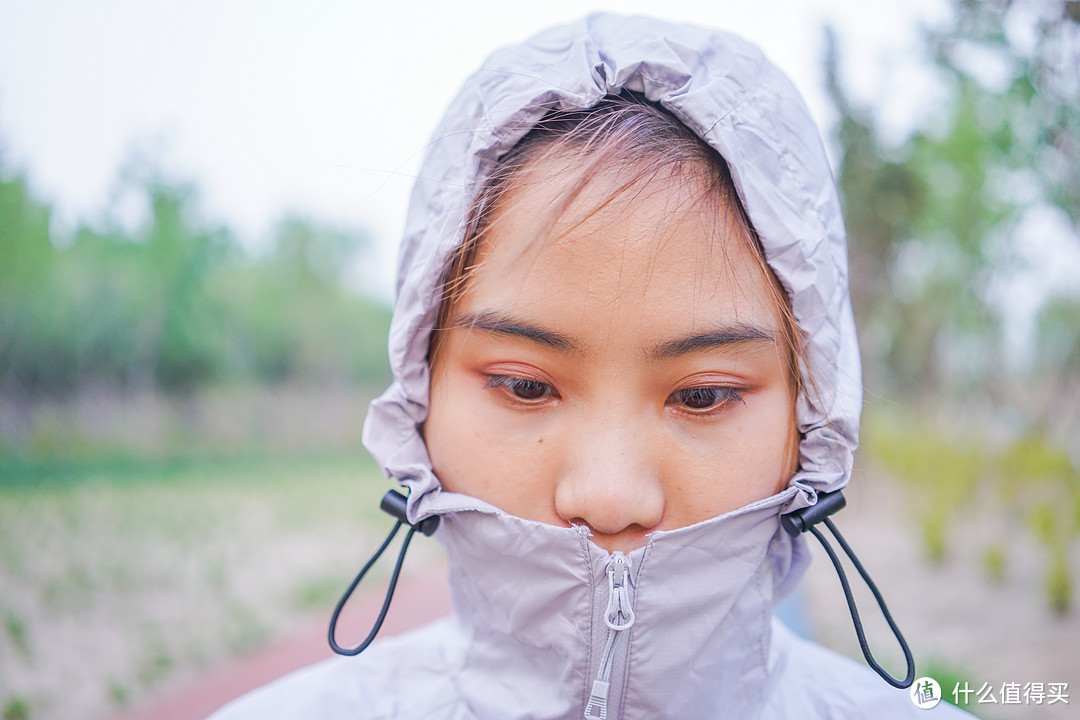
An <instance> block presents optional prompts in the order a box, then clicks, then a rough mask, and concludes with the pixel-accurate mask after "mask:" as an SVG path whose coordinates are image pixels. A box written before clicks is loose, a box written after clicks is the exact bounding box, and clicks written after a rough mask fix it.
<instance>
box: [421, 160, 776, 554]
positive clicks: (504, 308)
mask: <svg viewBox="0 0 1080 720" xmlns="http://www.w3.org/2000/svg"><path fill="white" fill-rule="evenodd" d="M540 169H541V170H544V171H545V172H540V173H539V175H541V178H540V181H538V182H530V183H529V184H528V186H527V187H524V188H520V187H519V188H517V189H514V190H511V191H510V192H509V193H508V194H507V195H506V196H504V198H503V201H502V203H501V206H500V208H499V210H498V211H497V212H496V215H495V218H494V221H493V222H492V224H491V227H490V229H489V233H488V235H487V236H486V238H485V240H484V241H483V244H482V246H481V248H480V260H481V264H480V266H479V268H478V270H477V272H476V274H475V276H474V277H473V279H472V282H471V284H470V285H469V288H468V290H467V291H466V292H465V294H464V295H463V296H462V297H461V299H460V301H458V302H457V303H455V305H454V306H453V308H452V312H451V315H450V322H449V323H448V326H449V329H447V330H444V331H442V332H443V333H444V335H443V336H442V337H441V338H440V344H439V347H438V352H437V357H436V360H435V363H434V367H433V368H432V380H431V407H430V414H429V417H428V420H427V422H426V423H425V426H424V436H425V439H426V441H427V445H428V450H429V453H430V456H431V461H432V464H433V466H434V468H435V472H436V474H437V475H438V477H439V478H440V480H441V481H442V484H443V486H444V487H445V488H446V489H447V490H452V491H455V492H461V493H466V494H468V495H472V496H475V497H478V498H480V499H482V500H485V501H487V502H489V503H491V504H492V505H495V506H496V507H499V508H501V509H503V510H505V511H506V512H509V513H512V514H514V515H518V516H520V517H523V518H527V519H530V520H537V521H541V522H546V523H551V524H554V525H562V526H568V525H586V526H588V527H589V529H590V530H591V531H592V535H593V540H594V541H595V542H596V543H597V544H598V545H600V546H601V547H603V548H605V549H606V550H608V551H609V552H610V551H615V550H624V551H627V550H631V549H633V548H635V547H638V546H641V545H643V544H644V543H645V539H646V535H647V534H648V533H650V532H652V531H654V530H671V529H675V528H679V527H683V526H686V525H691V524H693V523H696V522H699V521H702V520H706V519H708V518H711V517H714V516H716V515H719V514H722V513H724V512H727V511H729V510H733V509H736V508H738V507H741V506H743V505H745V504H747V503H749V502H752V501H755V500H759V499H761V498H764V497H767V496H769V495H771V494H773V493H775V492H776V491H778V489H780V488H782V487H783V486H785V485H786V483H787V480H788V479H789V478H790V476H791V474H792V473H793V472H794V470H795V450H796V448H797V436H796V431H795V424H794V409H793V401H792V393H791V389H790V387H791V386H790V384H789V378H788V375H787V372H788V371H787V368H786V362H785V360H784V358H785V357H787V348H785V347H783V346H782V342H783V340H782V337H783V335H782V333H781V332H780V328H781V320H780V313H779V311H778V308H777V307H776V302H775V300H774V295H773V294H772V293H771V291H770V285H769V281H768V280H767V279H766V277H765V276H764V274H763V272H762V270H761V269H760V265H759V264H758V262H757V261H756V259H755V257H754V255H753V251H752V250H751V249H750V247H748V245H747V243H746V242H745V241H744V240H741V239H739V238H736V237H729V235H730V233H729V232H728V231H727V230H726V229H725V228H724V227H723V224H722V223H718V222H715V219H710V218H708V217H707V216H706V215H705V214H704V213H703V212H701V211H700V210H698V209H694V208H693V207H691V206H692V203H689V202H688V197H689V194H690V193H691V192H692V191H694V190H695V187H696V185H697V183H696V182H695V181H694V180H691V179H686V178H678V179H675V180H669V181H667V182H664V183H663V184H662V186H661V189H659V190H657V189H654V187H653V185H649V186H646V185H640V186H637V187H634V188H632V189H631V190H630V191H629V192H622V193H620V194H618V195H617V196H616V197H615V198H614V199H611V197H610V196H611V193H612V192H613V190H614V188H615V187H616V180H615V178H614V173H613V172H610V171H609V172H607V173H602V174H601V175H599V176H598V177H597V178H595V179H594V180H593V181H592V182H590V183H589V184H588V185H587V186H586V187H585V188H584V190H583V191H582V193H581V195H580V196H579V197H578V198H577V199H576V200H575V201H574V202H573V203H572V204H571V205H570V206H569V208H568V209H567V210H566V211H565V212H563V213H562V214H561V216H560V217H559V218H558V220H557V221H556V222H555V223H554V224H553V225H551V226H550V231H549V232H547V233H545V234H544V235H543V236H542V237H537V236H536V232H535V229H536V228H537V227H545V226H546V225H550V220H549V219H548V218H549V215H548V208H550V207H551V206H552V203H553V202H555V201H556V200H557V198H558V196H559V191H560V189H561V186H560V184H559V178H560V176H562V177H565V175H564V174H563V173H562V172H561V171H562V170H565V168H560V167H557V166H554V164H553V166H552V167H551V168H550V171H547V170H548V168H540ZM654 184H655V183H654Z"/></svg>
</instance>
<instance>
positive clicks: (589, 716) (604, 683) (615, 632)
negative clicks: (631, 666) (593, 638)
mask: <svg viewBox="0 0 1080 720" xmlns="http://www.w3.org/2000/svg"><path fill="white" fill-rule="evenodd" d="M607 576H608V605H607V610H605V611H604V623H605V624H606V625H607V626H608V636H607V644H606V645H604V654H603V656H602V657H601V659H600V667H599V668H598V669H597V671H596V679H595V680H593V684H592V692H591V693H590V694H589V702H588V704H587V705H585V720H607V703H608V693H609V691H610V688H611V666H612V663H613V661H614V659H615V640H616V639H618V637H619V634H620V633H622V632H623V631H625V630H629V629H630V628H632V627H633V626H634V609H633V608H632V607H630V589H629V587H630V560H629V558H627V557H626V556H625V555H623V554H622V552H619V551H616V552H615V553H613V554H612V556H611V560H610V562H608V566H607Z"/></svg>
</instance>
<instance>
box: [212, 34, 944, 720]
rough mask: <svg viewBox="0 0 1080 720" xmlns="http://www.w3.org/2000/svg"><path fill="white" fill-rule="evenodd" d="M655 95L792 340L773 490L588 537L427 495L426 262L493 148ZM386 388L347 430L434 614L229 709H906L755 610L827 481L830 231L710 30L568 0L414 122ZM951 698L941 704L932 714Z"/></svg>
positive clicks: (819, 151)
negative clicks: (752, 254) (569, 9)
mask: <svg viewBox="0 0 1080 720" xmlns="http://www.w3.org/2000/svg"><path fill="white" fill-rule="evenodd" d="M623 89H626V90H631V91H634V92H637V93H641V94H642V95H644V96H645V97H646V98H647V99H648V100H651V101H653V102H656V103H659V104H661V105H663V106H664V107H666V108H667V109H668V110H670V111H671V112H672V113H673V114H674V115H675V116H676V117H677V118H679V119H680V120H681V121H682V122H683V123H684V124H685V125H687V126H688V127H689V128H691V129H692V130H693V131H694V132H695V133H697V134H698V135H699V136H700V137H701V138H703V139H704V140H705V141H706V142H708V143H709V144H710V145H711V146H712V147H713V148H715V149H716V150H717V151H718V152H719V153H720V154H721V155H722V156H723V158H724V159H725V160H726V161H727V163H728V166H729V168H730V171H731V175H732V179H733V180H734V184H735V187H736V190H737V192H738V195H739V198H740V200H741V201H742V203H743V205H744V207H745V209H746V211H747V214H748V215H749V217H750V220H751V222H752V224H753V226H754V228H755V230H756V231H757V233H758V235H759V236H760V239H761V243H762V246H763V248H764V251H765V255H766V259H767V261H768V263H769V265H770V266H771V267H772V269H773V271H774V272H775V274H776V276H777V277H778V279H779V280H780V282H781V284H782V285H783V287H784V289H785V290H786V292H787V294H788V297H789V298H790V301H791V306H792V310H793V313H794V315H795V318H796V320H797V322H798V324H799V326H800V328H801V329H802V330H803V331H804V333H805V335H806V339H807V352H806V360H805V364H804V366H802V367H801V368H800V372H801V373H802V375H803V377H804V379H805V380H807V381H809V380H810V378H812V379H813V381H812V383H810V382H808V383H807V386H813V387H814V388H815V391H816V401H815V402H814V403H813V404H811V403H810V402H808V401H807V399H806V398H805V397H803V398H800V399H799V401H798V404H797V408H796V410H797V421H798V427H799V432H800V436H801V442H800V448H799V470H798V472H797V473H796V474H795V476H794V477H793V478H792V479H791V481H790V483H789V485H788V487H787V488H786V489H785V490H783V491H782V492H780V493H778V494H776V495H773V496H772V497H769V498H766V499H764V500H761V501H759V502H755V503H752V504H750V505H748V506H746V507H743V508H740V509H738V510H735V511H733V512H729V513H726V514H724V515H721V516H719V517H716V518H713V519H710V520H707V521H705V522H702V523H698V524H696V525H692V526H689V527H684V528H680V529H677V530H670V531H657V532H653V533H652V534H651V535H650V536H649V537H648V540H647V543H646V545H645V546H644V547H641V548H637V549H635V550H633V551H632V552H629V553H626V554H625V555H624V554H623V553H613V554H609V553H608V552H607V551H605V550H603V549H602V548H600V547H599V546H597V545H596V544H594V543H593V542H592V541H591V540H590V538H589V531H588V529H587V528H585V527H571V528H563V527H556V526H552V525H546V524H543V523H538V522H533V521H528V520H524V519H521V518H518V517H515V516H512V515H509V514H507V513H505V512H502V511H500V510H499V509H497V508H495V507H493V506H491V505H489V504H487V503H485V502H483V501H481V500H479V499H476V498H473V497H469V496H465V495H461V494H457V493H452V492H448V491H444V490H442V488H441V487H440V484H439V480H438V478H437V477H436V476H435V475H434V473H433V471H432V467H431V462H430V461H429V459H428V454H427V450H426V447H425V445H424V441H423V438H422V436H421V434H420V430H419V427H420V424H421V423H422V422H423V421H424V419H425V418H426V415H427V408H428V389H429V367H428V364H427V353H428V345H429V341H430V336H431V331H432V327H433V326H434V324H435V319H436V312H437V307H438V299H439V295H440V288H439V286H438V284H439V278H440V276H441V272H442V268H443V267H444V265H445V263H446V261H447V257H448V256H449V254H450V253H451V252H452V251H453V249H454V248H455V247H456V246H457V245H458V243H460V242H461V240H462V238H463V235H464V232H465V225H466V215H467V212H468V208H469V206H470V204H471V202H472V200H473V198H474V197H475V195H476V193H477V192H478V191H479V190H480V189H481V187H482V186H483V184H484V181H485V179H486V178H487V177H488V175H489V174H490V173H491V171H492V169H493V168H494V167H495V166H496V163H497V161H498V159H499V158H500V157H501V156H502V155H503V154H504V153H506V152H507V151H508V150H510V149H511V148H512V147H513V146H514V144H515V143H516V142H517V141H518V140H519V139H521V138H522V137H523V136H524V135H525V134H526V133H527V132H528V130H529V129H530V128H531V127H532V126H533V125H535V124H536V123H537V122H538V121H539V120H540V119H541V118H542V117H543V116H544V115H545V114H547V113H548V112H550V111H552V110H556V109H560V110H577V109H585V108H589V107H591V106H592V105H595V104H596V103H597V102H598V101H600V100H601V99H602V98H604V97H605V96H606V95H609V94H615V93H618V92H619V91H620V90H623ZM389 349H390V362H391V366H392V368H393V372H394V381H393V384H392V385H391V387H390V388H389V389H388V390H387V391H386V392H385V393H384V394H383V395H382V396H381V397H379V398H378V399H376V400H375V401H374V402H373V403H372V406H371V410H370V412H369V415H368V418H367V421H366V424H365V428H364V441H365V445H366V446H367V447H368V449H369V450H370V451H371V453H372V454H373V455H374V457H375V458H376V460H377V461H378V462H379V464H380V465H381V466H382V467H383V468H384V470H385V471H386V473H387V474H388V476H390V477H393V478H396V479H397V480H398V481H400V482H401V483H402V484H404V485H406V486H407V487H408V488H409V491H410V494H409V498H408V506H407V514H408V518H409V521H410V522H414V523H415V522H419V521H420V520H421V519H423V518H426V517H429V516H432V515H438V516H440V517H441V524H440V526H439V530H438V532H437V533H436V537H437V538H438V539H439V540H440V541H441V542H442V543H443V544H444V545H445V546H446V549H447V554H448V563H449V577H450V584H451V591H452V595H453V600H454V606H455V614H454V615H453V616H452V617H450V618H447V619H445V620H442V621H439V622H437V623H435V624H433V625H430V626H427V627H425V628H421V629H419V630H416V631H413V632H411V633H408V634H406V635H403V636H400V637H396V638H391V639H388V640H383V641H378V642H376V643H375V644H374V645H372V646H371V647H370V648H369V649H368V650H366V651H365V652H364V653H363V654H362V655H359V656H357V657H355V658H338V659H334V660H330V661H327V662H325V663H321V664H319V665H315V666H312V667H311V668H308V669H306V670H302V671H300V672H298V673H295V674H293V675H291V676H288V677H286V678H284V679H282V680H279V681H277V682H276V683H273V684H271V685H269V686H267V687H266V688H263V689H262V690H259V691H256V692H255V693H253V694H251V695H249V696H247V697H245V698H242V699H241V700H239V701H237V702H234V703H233V704H232V705H230V706H227V708H226V709H225V710H224V711H223V712H222V713H221V714H220V715H219V716H215V717H216V718H218V720H239V719H240V718H305V719H307V718H371V719H374V718H378V719H380V720H382V719H387V720H389V719H390V718H409V719H413V718H416V719H419V718H433V719H434V718H439V719H446V720H450V719H454V720H458V719H460V720H465V719H474V718H475V719H478V720H505V719H507V718H535V719H536V720H540V719H545V720H546V719H552V720H554V719H556V718H559V719H563V718H567V719H568V718H583V717H584V718H594V719H597V720H606V718H623V719H625V720H632V719H633V720H637V719H640V720H654V719H656V718H672V719H674V718H678V719H680V720H692V719H696V718H702V719H704V718H710V719H715V718H759V717H760V718H786V717H799V718H819V717H820V718H841V717H842V718H848V717H850V718H856V717H859V718H862V717H869V718H891V717H902V716H903V717H906V716H912V717H922V715H921V713H922V712H924V711H922V710H919V709H917V708H916V707H915V705H914V704H913V703H912V702H911V700H910V699H909V697H908V693H907V692H906V691H902V690H896V689H894V688H892V687H890V686H888V685H886V684H885V683H884V682H883V681H882V680H881V679H880V678H878V677H877V676H876V675H874V674H873V673H872V672H871V671H870V670H869V669H868V668H866V667H865V666H864V665H861V664H859V663H856V662H854V661H851V660H848V659H846V658H842V657H840V656H839V655H836V654H835V653H832V652H831V651H828V650H825V649H823V648H821V647H819V646H816V645H813V644H811V643H808V642H805V641H803V640H801V639H799V638H797V637H795V636H794V635H793V634H791V633H790V632H789V631H788V630H787V629H786V628H784V627H783V626H782V625H781V624H779V623H777V622H776V621H774V620H773V616H772V610H773V605H774V603H775V602H776V601H777V600H778V599H779V598H781V597H782V596H783V595H784V594H786V593H787V592H788V591H789V590H790V589H791V588H792V587H793V586H794V584H795V583H796V582H797V581H798V579H799V577H800V576H801V574H802V572H803V571H804V569H805V567H806V565H807V563H808V561H809V553H808V551H807V548H806V545H805V540H804V539H803V538H802V537H801V536H800V537H792V536H790V535H789V534H788V533H786V532H785V531H784V530H783V529H782V528H781V524H780V516H781V515H782V514H784V513H788V512H791V511H794V510H797V509H800V508H803V507H807V506H810V505H813V504H814V503H815V502H816V501H817V497H818V494H819V493H821V492H825V491H832V490H836V489H840V488H843V487H844V486H845V485H846V484H847V483H848V480H849V478H850V475H851V466H852V453H853V451H854V449H855V447H856V445H857V442H858V439H857V436H858V416H859V408H860V404H861V385H860V367H859V355H858V346H857V341H856V337H855V326H854V321H853V318H852V313H851V306H850V301H849V296H848V282H847V259H846V246H845V237H844V227H843V221H842V218H841V212H840V205H839V202H838V199H837V194H836V189H835V185H834V182H833V178H832V174H831V171H830V169H829V165H828V162H827V159H826V156H825V152H824V149H823V147H822V143H821V140H820V137H819V136H818V133H817V129H816V127H815V125H814V123H813V121H812V119H811V117H810V114H809V112H808V111H807V109H806V107H805V105H804V103H803V101H802V99H801V98H800V96H799V94H798V93H797V91H796V90H795V89H794V87H793V86H792V85H791V83H790V82H789V81H788V79H787V78H786V77H785V76H784V75H783V74H782V73H781V72H780V71H779V70H777V69H776V68H775V67H774V66H773V65H771V64H770V63H769V62H768V61H767V60H766V59H765V57H764V56H763V55H762V53H761V52H760V50H758V49H757V48H756V47H754V46H753V45H751V44H749V43H747V42H745V41H744V40H742V39H740V38H738V37H736V36H733V35H729V34H726V33H720V32H715V31H711V30H705V29H701V28H696V27H687V26H677V25H671V24H667V23H663V22H659V21H656V20H652V19H647V18H641V17H618V16H613V15H607V14H598V15H591V16H589V17H587V18H585V19H584V20H582V21H580V22H577V23H574V24H571V25H567V26H564V27H559V28H555V29H552V30H549V31H547V32H544V33H541V34H540V35H537V36H536V37H534V38H532V39H531V40H529V41H527V42H526V43H524V44H522V45H520V46H517V47H512V48H507V49H503V50H500V51H498V52H496V53H495V54H494V55H492V56H491V58H490V59H489V60H488V61H487V63H485V65H484V66H483V67H482V68H481V69H480V70H479V71H478V72H477V73H476V74H475V75H473V76H472V77H471V78H469V80H467V81H466V83H465V85H464V87H463V88H462V89H461V91H460V92H459V94H458V95H457V97H456V99H455V100H454V101H453V103H452V104H451V106H450V108H449V110H448V111H447V113H446V116H445V118H444V119H443V121H442V123H441V125H440V126H439V127H438V129H437V130H436V132H435V136H434V139H433V141H432V143H431V144H430V146H429V148H428V150H427V154H426V157H425V160H424V163H423V166H422V168H421V170H420V173H419V180H418V181H417V183H416V186H415V189H414V191H413V195H412V199H411V203H410V207H409V214H408V220H407V223H406V228H405V234H404V239H403V242H402V246H401V250H400V259H399V268H398V279H397V286H396V297H395V304H394V318H393V323H392V326H391V331H390V341H389ZM950 710H952V711H954V712H959V711H955V709H953V708H951V706H946V705H945V704H942V705H939V706H938V708H936V709H935V711H934V712H937V713H945V714H948V713H949V712H950Z"/></svg>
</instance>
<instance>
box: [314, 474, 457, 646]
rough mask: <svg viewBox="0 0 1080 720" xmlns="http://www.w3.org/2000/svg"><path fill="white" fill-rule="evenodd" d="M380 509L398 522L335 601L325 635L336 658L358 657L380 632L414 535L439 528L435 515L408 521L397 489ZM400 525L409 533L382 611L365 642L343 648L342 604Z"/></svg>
mask: <svg viewBox="0 0 1080 720" xmlns="http://www.w3.org/2000/svg"><path fill="white" fill-rule="evenodd" d="M379 507H380V508H381V509H382V510H383V512H386V513H388V514H390V515H392V516H393V517H394V518H396V519H397V522H396V523H394V527H393V528H392V529H391V530H390V534H388V535H387V536H386V539H385V540H383V542H382V545H380V546H379V549H378V550H376V551H375V554H374V555H372V556H371V559H369V560H368V561H367V563H366V564H365V565H364V567H363V568H361V569H360V572H359V573H357V575H356V577H355V578H353V581H352V584H350V585H349V589H348V590H346V591H345V594H344V595H342V596H341V600H339V601H338V604H337V607H335V608H334V613H333V615H331V616H330V628H329V630H328V632H327V640H328V641H329V642H330V649H331V650H333V651H334V652H336V653H337V654H338V655H350V656H351V655H359V654H360V653H362V652H363V651H364V650H366V649H367V646H368V645H370V644H371V642H372V641H373V640H374V639H375V636H376V635H378V634H379V630H380V629H381V628H382V624H383V621H384V620H386V613H387V611H388V610H389V609H390V601H391V600H393V598H394V589H395V588H396V587H397V582H398V576H399V575H401V567H402V565H404V564H405V553H406V552H408V550H409V543H410V542H412V537H413V535H414V534H415V533H416V532H417V531H420V532H421V533H422V534H424V535H428V536H430V535H431V534H432V533H434V532H435V529H436V528H438V526H439V518H438V516H432V517H428V518H424V519H423V520H421V521H420V522H418V523H416V524H415V525H413V524H411V523H410V522H409V521H408V518H407V517H406V516H405V507H406V497H405V496H404V495H402V494H401V493H399V492H398V491H396V490H390V491H388V492H387V493H386V494H385V495H383V498H382V502H381V503H380V504H379ZM402 525H408V526H409V532H408V533H406V534H405V540H404V542H402V544H401V550H399V551H398V557H397V562H396V563H394V572H393V574H392V575H391V576H390V586H389V587H388V588H387V589H386V598H385V599H384V600H383V604H382V609H381V610H379V616H378V617H377V618H376V619H375V624H374V625H373V626H372V628H371V632H369V633H368V635H367V637H366V638H364V641H363V642H361V643H360V644H359V645H357V646H356V647H352V648H343V647H341V646H340V645H338V643H337V639H336V635H337V623H338V618H339V617H340V616H341V611H342V610H343V609H345V604H346V603H347V602H348V601H349V598H350V597H351V596H352V594H353V591H354V590H356V587H357V586H358V585H359V584H360V581H361V580H363V579H364V576H365V575H366V574H367V572H368V570H370V569H371V568H372V566H374V565H375V563H376V562H377V561H378V559H379V558H380V557H382V554H383V553H384V552H385V551H386V548H388V547H389V546H390V543H391V542H393V540H394V536H395V535H397V532H398V530H400V529H401V526H402Z"/></svg>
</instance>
